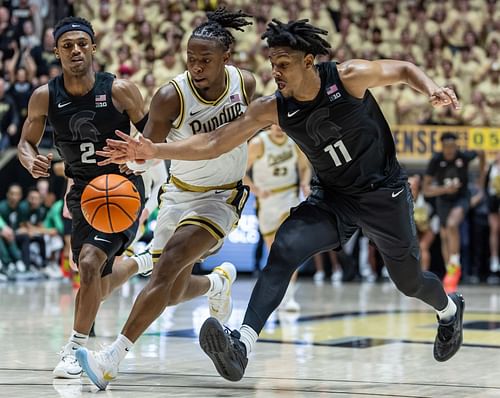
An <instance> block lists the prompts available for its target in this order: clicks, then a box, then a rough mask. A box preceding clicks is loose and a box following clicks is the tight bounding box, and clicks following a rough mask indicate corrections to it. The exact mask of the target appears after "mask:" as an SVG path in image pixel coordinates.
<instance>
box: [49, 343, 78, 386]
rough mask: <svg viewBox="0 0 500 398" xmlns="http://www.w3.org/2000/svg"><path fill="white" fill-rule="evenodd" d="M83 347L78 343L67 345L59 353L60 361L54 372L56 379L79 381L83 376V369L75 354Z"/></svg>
mask: <svg viewBox="0 0 500 398" xmlns="http://www.w3.org/2000/svg"><path fill="white" fill-rule="evenodd" d="M80 347H81V346H80V345H78V344H76V343H72V342H70V343H68V344H66V345H65V346H64V347H63V349H62V350H61V352H60V353H59V356H60V360H59V363H58V364H57V366H56V367H55V368H54V371H53V372H52V373H53V374H54V377H59V378H62V379H77V378H79V377H80V376H81V375H82V368H81V367H80V365H79V364H78V361H77V360H76V357H75V353H76V350H77V349H78V348H80Z"/></svg>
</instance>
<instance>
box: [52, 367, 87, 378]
mask: <svg viewBox="0 0 500 398" xmlns="http://www.w3.org/2000/svg"><path fill="white" fill-rule="evenodd" d="M82 373H83V372H82V371H80V373H74V374H73V373H68V372H66V371H58V370H57V369H54V371H53V372H52V374H53V375H54V377H56V378H58V379H79V378H80V377H81V376H82Z"/></svg>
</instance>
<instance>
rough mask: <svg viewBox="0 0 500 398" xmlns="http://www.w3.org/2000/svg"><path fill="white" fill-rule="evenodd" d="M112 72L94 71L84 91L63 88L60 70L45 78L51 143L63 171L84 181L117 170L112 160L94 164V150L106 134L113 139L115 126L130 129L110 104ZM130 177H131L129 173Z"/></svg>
mask: <svg viewBox="0 0 500 398" xmlns="http://www.w3.org/2000/svg"><path fill="white" fill-rule="evenodd" d="M114 79H115V76H114V75H112V74H110V73H106V72H97V73H96V74H95V83H94V87H92V89H91V90H90V91H89V92H88V93H87V94H85V95H82V96H73V95H71V94H69V93H68V92H67V91H66V90H65V88H64V76H63V75H62V74H61V75H59V76H57V77H56V78H54V79H52V80H51V81H50V82H49V111H48V121H49V123H50V124H51V125H52V127H53V129H54V142H55V146H56V148H57V150H58V152H59V154H60V155H61V157H62V158H63V159H64V166H65V174H66V176H68V177H70V178H73V179H74V180H75V181H76V182H77V183H78V182H79V183H81V184H85V183H87V182H89V181H90V180H92V179H93V178H95V177H97V176H99V175H102V174H121V173H120V170H119V168H118V165H116V164H110V165H106V166H98V165H97V162H98V161H99V160H102V158H101V159H98V158H97V156H96V154H95V152H96V151H98V150H101V149H102V148H103V147H104V146H105V145H106V139H107V138H113V139H117V137H116V134H115V130H121V131H123V132H124V133H126V134H129V133H130V119H129V117H128V115H127V113H126V112H123V113H122V112H119V111H118V110H117V109H116V108H115V107H114V105H113V100H112V92H111V90H112V85H113V81H114ZM130 179H133V180H134V179H135V178H134V177H131V178H130Z"/></svg>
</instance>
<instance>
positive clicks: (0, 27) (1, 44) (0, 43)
mask: <svg viewBox="0 0 500 398" xmlns="http://www.w3.org/2000/svg"><path fill="white" fill-rule="evenodd" d="M16 39H17V36H16V25H13V24H12V23H11V20H10V10H9V9H8V8H7V7H0V53H1V54H2V59H3V60H5V59H8V58H11V57H12V55H13V53H14V51H13V50H12V48H11V46H12V42H13V41H14V40H16Z"/></svg>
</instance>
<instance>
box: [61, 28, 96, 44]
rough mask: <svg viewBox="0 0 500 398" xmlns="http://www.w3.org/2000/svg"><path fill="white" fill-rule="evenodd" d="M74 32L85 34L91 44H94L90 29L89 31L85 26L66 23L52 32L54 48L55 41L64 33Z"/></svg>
mask: <svg viewBox="0 0 500 398" xmlns="http://www.w3.org/2000/svg"><path fill="white" fill-rule="evenodd" d="M74 30H80V31H82V32H85V33H87V34H88V35H89V36H90V39H91V40H92V43H95V39H94V33H93V32H92V29H90V28H89V27H88V26H87V25H83V24H81V23H78V22H68V23H66V24H64V25H62V26H60V27H59V28H57V30H55V31H54V41H55V42H56V46H57V41H58V40H59V38H60V37H61V36H62V35H63V34H64V33H66V32H71V31H74Z"/></svg>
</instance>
